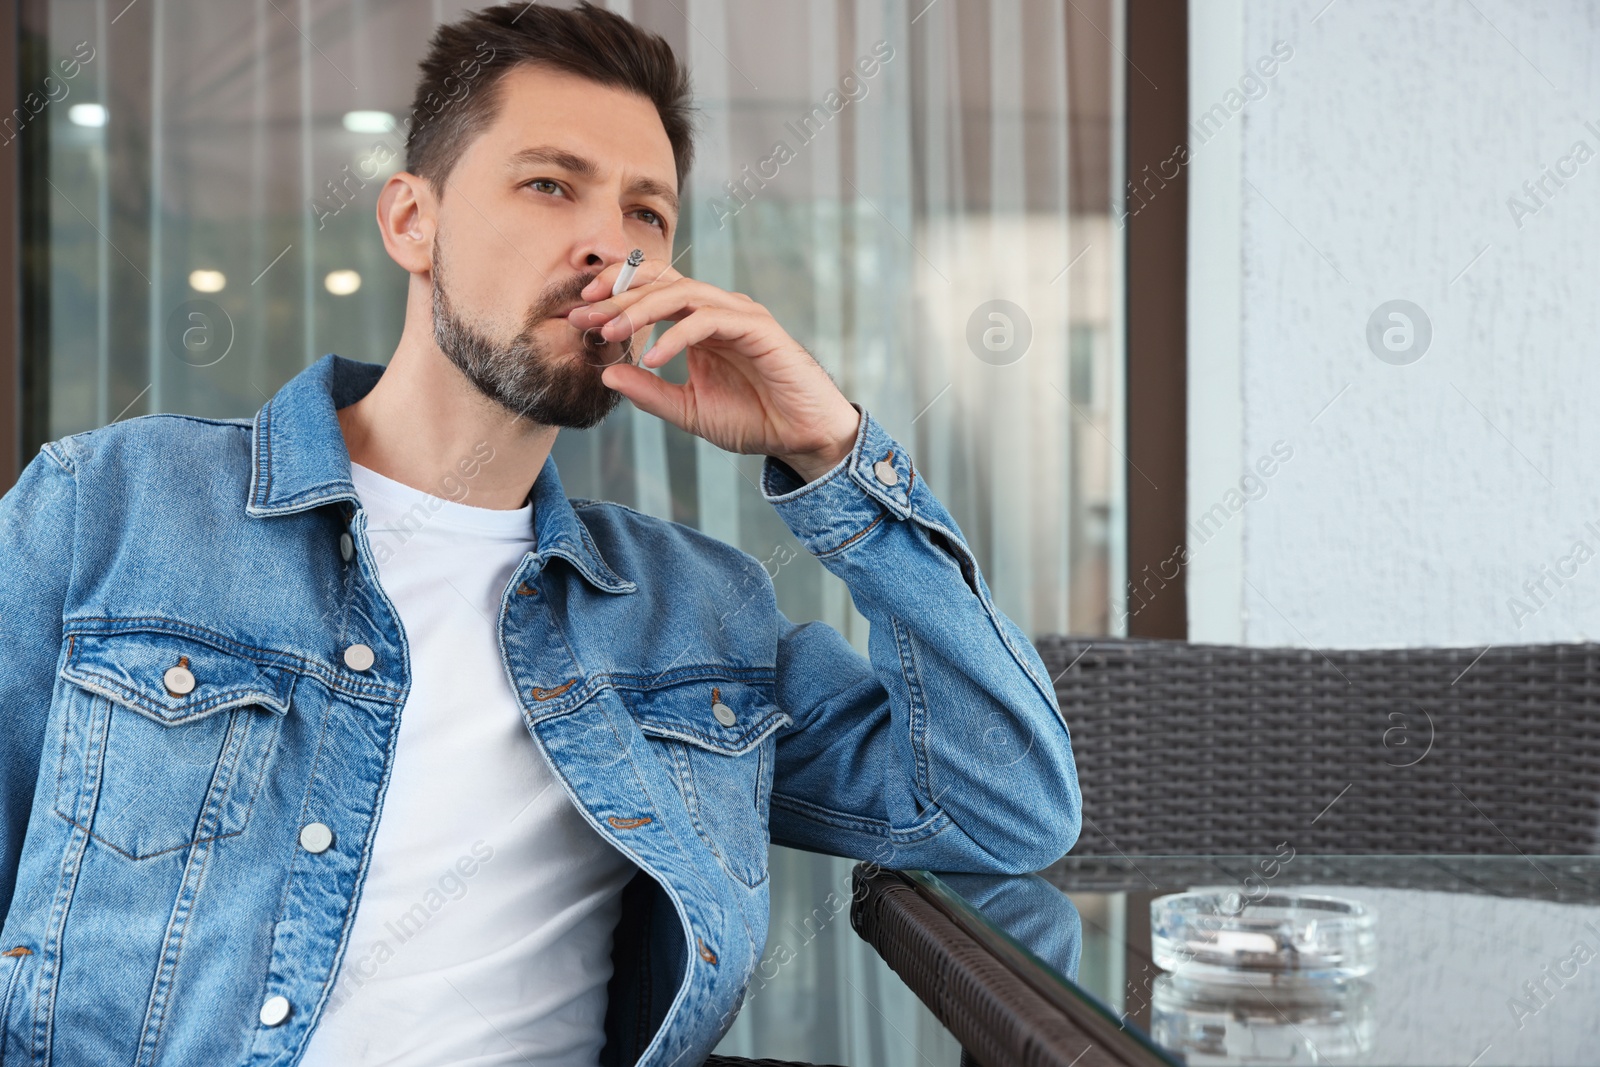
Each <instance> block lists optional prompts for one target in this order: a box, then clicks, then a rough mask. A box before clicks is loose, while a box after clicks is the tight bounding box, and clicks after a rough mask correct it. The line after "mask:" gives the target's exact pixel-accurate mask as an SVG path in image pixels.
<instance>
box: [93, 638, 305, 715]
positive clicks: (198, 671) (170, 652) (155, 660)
mask: <svg viewBox="0 0 1600 1067" xmlns="http://www.w3.org/2000/svg"><path fill="white" fill-rule="evenodd" d="M69 641H70V643H71V647H70V649H69V651H68V653H67V661H66V663H64V664H63V665H62V667H61V677H62V678H65V679H66V680H67V681H69V682H72V683H73V684H74V685H78V686H82V687H83V688H84V689H88V690H91V691H93V692H96V693H100V694H101V695H103V696H105V697H108V698H109V699H111V700H113V701H116V702H117V703H118V704H122V705H125V706H127V707H129V708H131V709H133V710H134V711H137V712H139V713H140V714H141V715H145V716H147V717H149V718H151V719H154V720H156V721H157V722H161V723H166V724H168V725H177V724H179V723H185V722H190V721H192V720H194V719H198V718H201V717H202V716H205V715H210V714H211V713H213V712H217V711H223V710H226V709H228V708H233V707H238V706H239V705H241V704H260V705H262V706H263V707H266V708H270V709H271V710H272V711H275V712H277V713H278V714H279V715H287V714H288V713H289V695H290V693H291V691H292V690H293V689H294V683H295V679H296V677H297V676H296V674H295V673H294V672H293V671H290V670H286V669H283V668H281V667H275V666H268V665H265V664H262V663H258V662H257V661H256V660H255V659H254V658H252V657H250V656H247V655H242V654H240V653H237V652H230V651H226V650H224V649H221V648H218V647H216V646H214V645H211V644H207V643H206V642H203V641H199V640H196V639H195V638H192V637H185V636H182V635H179V634H171V633H164V632H157V631H149V630H144V631H138V632H132V633H114V634H108V633H83V632H78V633H73V634H71V635H70V637H69ZM173 668H179V670H178V671H173ZM169 672H172V673H169ZM169 683H171V686H169ZM174 686H175V688H174Z"/></svg>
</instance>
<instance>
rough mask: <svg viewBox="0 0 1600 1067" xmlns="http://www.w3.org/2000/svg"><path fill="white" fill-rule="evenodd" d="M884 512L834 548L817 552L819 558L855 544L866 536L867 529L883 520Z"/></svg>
mask: <svg viewBox="0 0 1600 1067" xmlns="http://www.w3.org/2000/svg"><path fill="white" fill-rule="evenodd" d="M884 514H885V513H884V512H879V513H878V517H877V518H875V519H873V520H872V521H871V522H869V523H867V524H866V525H865V526H863V527H862V528H861V529H859V530H857V531H856V532H855V533H853V534H851V535H850V536H849V537H847V538H845V539H844V540H843V541H841V542H839V543H838V544H836V545H834V546H833V547H832V548H827V549H823V550H822V551H820V552H818V553H817V558H818V559H821V558H823V557H824V556H831V555H833V554H835V553H837V552H841V551H843V550H844V549H845V548H847V547H849V546H850V545H852V544H854V543H855V542H856V541H858V540H860V539H861V538H862V537H864V536H866V534H867V531H869V530H871V529H872V528H873V527H874V526H876V525H878V523H880V522H882V521H883V516H884Z"/></svg>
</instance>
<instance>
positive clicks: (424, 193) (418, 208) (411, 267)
mask: <svg viewBox="0 0 1600 1067" xmlns="http://www.w3.org/2000/svg"><path fill="white" fill-rule="evenodd" d="M438 208H439V202H438V201H437V200H436V199H434V195H433V188H432V187H431V186H430V185H429V184H428V182H427V180H426V179H423V178H420V177H418V176H417V175H415V174H412V173H410V172H409V171H400V172H399V173H398V174H394V175H391V176H390V178H389V180H388V181H386V182H384V183H383V190H382V191H381V192H379V193H378V231H379V232H380V233H382V234H383V247H384V248H385V250H387V251H388V253H389V258H390V259H392V260H394V261H395V262H396V263H398V264H400V266H402V267H404V268H405V269H406V270H407V271H408V272H410V273H412V274H425V273H427V272H429V271H431V270H432V269H433V237H434V234H435V232H437V220H438Z"/></svg>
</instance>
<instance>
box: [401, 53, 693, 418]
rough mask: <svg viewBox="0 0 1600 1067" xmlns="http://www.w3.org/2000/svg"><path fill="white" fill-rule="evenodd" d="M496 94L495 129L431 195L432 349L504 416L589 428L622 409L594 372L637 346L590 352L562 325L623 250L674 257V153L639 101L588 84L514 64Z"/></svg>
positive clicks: (656, 119)
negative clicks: (433, 211)
mask: <svg viewBox="0 0 1600 1067" xmlns="http://www.w3.org/2000/svg"><path fill="white" fill-rule="evenodd" d="M498 92H499V93H500V106H499V109H498V111H499V113H498V114H497V115H496V117H495V121H494V123H493V124H492V125H491V126H490V127H489V128H488V129H487V130H485V131H484V132H483V133H481V134H480V135H479V136H478V137H477V138H476V139H474V140H473V141H472V142H471V143H470V144H469V145H468V147H467V150H466V151H465V152H464V153H462V155H461V158H460V159H459V160H457V162H456V165H455V167H454V168H452V170H451V172H450V175H449V177H448V178H447V179H446V181H445V186H444V188H442V189H435V190H434V193H435V195H436V197H437V198H438V201H439V208H438V218H437V226H436V230H435V236H434V245H433V271H432V282H433V326H434V341H435V343H437V344H438V346H439V349H440V350H441V351H442V352H443V353H444V354H445V355H446V356H447V357H449V359H450V360H451V362H452V363H454V364H455V365H456V366H457V367H458V368H459V369H460V370H461V372H462V374H464V375H465V376H466V378H467V380H468V381H470V382H472V383H473V385H474V386H475V387H477V389H478V390H479V391H480V392H482V393H483V394H484V395H485V396H487V397H489V398H490V399H491V400H494V401H496V402H497V403H499V404H500V405H502V406H503V407H505V408H506V409H507V410H509V411H511V412H513V413H515V414H519V415H523V416H526V417H527V418H529V419H531V420H532V421H534V422H537V423H541V424H544V425H547V426H565V427H572V428H575V429H586V428H588V427H591V426H594V425H596V424H597V423H599V422H600V420H602V419H604V418H605V417H606V415H608V414H610V412H611V410H612V409H613V408H615V407H616V405H617V402H618V401H619V400H621V398H622V397H621V394H619V393H617V392H616V391H615V390H612V389H610V388H608V387H607V386H606V385H605V383H604V382H602V381H601V380H600V371H601V369H602V368H603V367H604V366H605V365H606V364H608V363H612V362H616V361H617V360H618V359H620V358H622V354H623V351H624V350H625V349H626V350H629V351H631V347H632V346H631V342H630V343H629V344H628V345H627V346H624V345H620V344H618V343H617V342H611V343H610V344H599V343H586V342H585V337H584V333H583V332H582V331H580V330H578V329H576V328H575V327H573V326H572V325H571V324H570V323H568V322H567V320H566V315H567V312H568V311H569V310H570V309H571V308H572V307H574V306H575V305H578V304H581V303H584V302H585V301H584V300H583V297H582V296H581V295H580V294H581V293H582V290H583V288H584V286H586V285H587V284H589V282H591V281H593V280H594V277H595V275H597V274H599V273H600V271H601V269H603V268H604V267H605V266H607V265H608V264H610V263H612V262H615V261H619V260H622V259H625V258H626V257H627V255H628V253H629V252H630V251H631V250H633V249H635V248H641V249H643V250H644V254H645V256H646V257H647V258H660V259H667V260H670V259H671V258H672V255H671V249H672V239H673V237H674V236H675V234H676V229H677V223H678V209H677V204H676V203H675V191H676V187H677V178H676V171H675V169H674V157H673V153H672V145H671V143H670V142H669V141H668V140H667V134H666V130H665V129H664V128H663V127H662V125H661V119H660V116H659V115H658V114H657V113H656V109H655V106H654V105H653V104H652V103H650V101H649V100H648V99H646V98H644V97H642V96H636V95H633V94H631V93H627V92H624V91H622V90H618V89H612V88H608V87H605V86H602V85H600V84H598V83H596V82H592V81H589V80H588V79H586V78H581V77H578V76H576V75H571V74H566V73H559V72H553V71H549V70H546V69H543V68H538V67H519V68H517V69H514V70H512V71H510V72H508V73H507V74H506V75H505V76H504V78H503V79H502V80H501V82H500V85H499V88H498ZM584 161H587V162H588V163H589V164H591V165H592V166H591V168H590V171H591V172H590V173H588V174H585V173H583V170H584V167H583V162H584ZM446 260H448V261H449V267H448V274H447V273H446V267H445V261H446ZM589 336H590V338H591V339H592V340H594V341H596V342H597V341H598V337H597V335H596V334H593V333H591V334H590V335H589Z"/></svg>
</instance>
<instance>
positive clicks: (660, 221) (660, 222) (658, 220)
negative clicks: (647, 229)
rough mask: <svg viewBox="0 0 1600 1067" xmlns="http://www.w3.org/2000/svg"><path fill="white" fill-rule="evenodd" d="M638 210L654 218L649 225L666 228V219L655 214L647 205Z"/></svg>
mask: <svg viewBox="0 0 1600 1067" xmlns="http://www.w3.org/2000/svg"><path fill="white" fill-rule="evenodd" d="M639 210H640V211H641V212H642V213H644V214H646V215H649V216H650V217H651V218H652V219H654V220H655V221H654V222H652V223H650V225H652V226H657V227H660V228H661V229H662V230H663V231H665V230H666V228H667V220H666V219H664V218H662V217H661V216H660V215H658V214H656V213H655V212H654V211H651V210H650V209H649V208H647V207H642V208H640V209H639Z"/></svg>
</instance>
